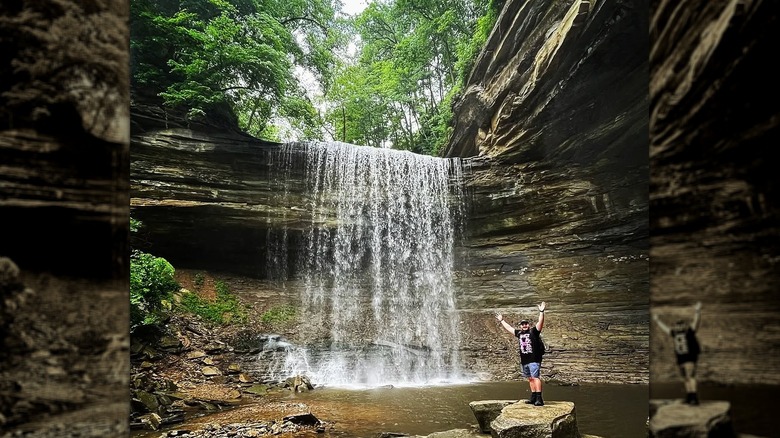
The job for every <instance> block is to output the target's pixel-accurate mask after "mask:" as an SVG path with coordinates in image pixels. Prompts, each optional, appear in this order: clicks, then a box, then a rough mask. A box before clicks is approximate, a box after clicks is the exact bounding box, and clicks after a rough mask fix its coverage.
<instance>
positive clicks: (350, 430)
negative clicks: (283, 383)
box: [288, 382, 649, 438]
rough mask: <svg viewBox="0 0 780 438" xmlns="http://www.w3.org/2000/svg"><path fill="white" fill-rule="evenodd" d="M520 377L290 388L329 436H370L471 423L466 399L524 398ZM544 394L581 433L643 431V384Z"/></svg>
mask: <svg viewBox="0 0 780 438" xmlns="http://www.w3.org/2000/svg"><path fill="white" fill-rule="evenodd" d="M529 396H530V393H529V392H528V385H527V383H525V382H486V383H474V384H468V385H457V386H435V387H419V388H377V389H371V390H348V389H338V388H320V389H317V390H315V391H312V392H310V393H304V394H290V395H289V397H288V399H289V400H297V401H301V402H303V403H306V404H307V405H309V406H310V407H311V411H312V412H313V413H314V414H315V415H316V416H317V417H319V418H321V419H322V420H325V421H329V422H334V423H335V425H336V427H335V429H336V431H335V433H334V434H332V436H339V437H344V438H347V437H350V438H351V437H370V436H375V435H376V434H377V433H380V432H398V433H405V434H410V435H415V434H416V435H429V434H431V433H433V432H438V431H443V430H450V429H459V428H466V429H470V428H472V427H474V426H475V425H476V418H475V417H474V414H473V413H472V412H471V409H470V408H469V402H471V401H476V400H490V399H499V400H519V399H524V398H528V397H529ZM544 397H545V400H550V401H555V400H560V401H571V402H574V404H575V408H576V412H577V424H578V426H579V430H580V432H581V433H584V434H592V435H598V436H601V437H605V438H610V437H614V438H632V437H636V438H644V437H646V436H647V428H646V421H647V415H648V403H649V397H648V387H647V385H609V384H583V385H581V386H556V385H553V384H547V385H545V388H544Z"/></svg>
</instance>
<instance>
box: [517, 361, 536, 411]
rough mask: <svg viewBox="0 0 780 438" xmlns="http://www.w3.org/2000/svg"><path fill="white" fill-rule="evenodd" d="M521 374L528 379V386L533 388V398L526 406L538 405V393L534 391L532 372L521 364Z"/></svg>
mask: <svg viewBox="0 0 780 438" xmlns="http://www.w3.org/2000/svg"><path fill="white" fill-rule="evenodd" d="M520 374H521V375H522V376H523V377H525V378H526V379H528V386H529V387H530V388H531V398H529V399H528V400H526V401H525V403H526V404H529V405H532V404H534V403H536V392H535V390H534V382H533V378H532V377H531V371H530V369H529V368H528V365H523V364H520Z"/></svg>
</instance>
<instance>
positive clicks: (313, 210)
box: [261, 142, 474, 388]
mask: <svg viewBox="0 0 780 438" xmlns="http://www.w3.org/2000/svg"><path fill="white" fill-rule="evenodd" d="M269 166H272V167H273V168H270V169H269V171H271V172H276V174H277V175H278V178H275V181H276V184H278V193H279V194H280V196H282V197H283V201H284V202H283V205H284V206H285V207H286V208H284V209H283V210H282V213H281V217H276V218H273V219H275V220H276V222H277V223H281V224H288V223H293V222H295V221H293V220H291V216H292V215H303V216H304V217H305V220H302V221H300V222H299V223H303V224H304V225H302V226H300V227H299V229H292V228H288V227H287V226H284V227H271V226H269V231H268V236H267V237H268V238H267V242H268V248H269V251H268V266H267V267H266V272H267V273H268V275H269V277H270V279H271V280H273V281H277V282H278V284H280V287H284V288H288V289H290V290H292V289H295V290H296V291H297V292H298V296H299V300H300V305H299V311H300V313H299V314H298V315H297V318H299V321H302V324H301V327H302V329H301V332H300V333H298V334H297V335H296V344H292V343H291V342H290V341H288V340H283V339H267V340H266V341H268V342H266V343H264V345H263V354H262V355H261V356H262V357H261V359H262V362H263V363H265V364H268V365H267V366H268V369H267V377H269V378H271V379H282V378H285V377H287V376H293V375H305V376H307V377H309V379H311V381H312V382H314V383H315V384H317V385H324V386H338V387H354V388H365V387H378V386H388V385H392V386H424V385H440V384H454V383H465V382H469V381H472V380H474V378H473V377H469V376H467V375H466V374H465V373H464V371H463V370H462V369H461V357H460V333H459V318H458V313H457V309H456V302H455V291H454V287H453V282H452V277H453V275H454V272H453V264H454V256H453V253H454V249H455V246H456V244H457V239H459V238H460V236H461V233H462V225H463V224H462V221H463V210H462V208H463V207H462V205H463V202H462V197H463V194H462V189H461V187H462V184H461V182H462V178H463V166H462V163H461V161H460V160H458V159H443V158H436V157H430V156H423V155H418V154H413V153H410V152H406V151H396V150H391V149H378V148H370V147H363V146H355V145H350V144H346V143H338V142H332V143H324V142H306V143H290V144H286V145H284V147H282V148H281V149H280V150H279V152H278V156H277V157H276V159H275V160H272V162H271V163H270V164H269ZM293 174H296V175H303V179H304V182H305V194H304V195H303V197H301V196H300V194H297V195H296V196H293V195H292V194H291V190H290V187H289V185H288V184H289V181H290V180H291V175H293ZM273 222H274V221H273V220H272V219H271V218H269V223H273ZM293 236H295V239H296V243H297V244H298V245H297V248H300V250H299V251H298V252H294V251H292V250H290V248H291V247H292V246H291V245H290V243H291V241H292V240H293V239H294V238H293ZM293 284H296V285H297V286H292V285H293Z"/></svg>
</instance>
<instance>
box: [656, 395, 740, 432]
mask: <svg viewBox="0 0 780 438" xmlns="http://www.w3.org/2000/svg"><path fill="white" fill-rule="evenodd" d="M651 406H655V408H652V409H651V417H650V428H649V432H650V436H651V437H654V438H674V437H680V436H684V437H690V438H707V437H719V438H733V437H736V434H735V432H734V430H733V428H732V424H731V412H730V411H731V404H730V403H729V402H727V401H711V400H705V401H702V402H701V404H699V405H698V406H691V405H688V404H686V403H683V402H681V401H680V400H662V401H658V400H654V401H652V403H651Z"/></svg>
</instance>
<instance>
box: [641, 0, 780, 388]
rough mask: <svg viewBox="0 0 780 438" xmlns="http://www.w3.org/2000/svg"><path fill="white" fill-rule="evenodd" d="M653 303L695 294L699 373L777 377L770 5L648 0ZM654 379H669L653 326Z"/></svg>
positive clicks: (665, 345)
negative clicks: (698, 317)
mask: <svg viewBox="0 0 780 438" xmlns="http://www.w3.org/2000/svg"><path fill="white" fill-rule="evenodd" d="M652 10H653V20H652V26H651V35H652V36H653V39H652V40H653V45H652V48H651V52H650V53H651V65H652V70H651V81H650V93H651V102H652V104H651V115H652V117H651V123H650V138H651V145H650V157H651V162H650V163H651V166H650V169H651V179H650V183H651V184H650V193H651V198H650V206H651V208H650V212H651V236H652V237H651V248H652V249H651V258H652V263H651V265H650V266H651V278H652V282H651V302H652V305H653V309H654V311H656V312H657V313H658V314H659V316H660V317H661V318H663V319H664V320H665V321H667V322H674V321H675V320H676V319H677V318H678V317H683V318H684V319H690V318H691V317H692V308H691V307H690V306H691V305H692V304H693V303H695V302H696V301H702V302H703V307H702V316H701V328H700V331H699V337H700V340H701V342H702V346H703V352H702V356H701V359H700V371H699V376H700V378H701V379H703V380H714V381H717V382H729V383H747V382H752V383H767V384H780V354H779V353H778V352H779V351H780V325H778V319H777V317H778V311H779V310H780V302H779V301H778V295H777V290H778V264H777V262H778V258H777V255H778V253H779V252H778V250H779V249H780V246H779V244H780V240H779V239H778V235H779V232H780V228H778V225H777V220H776V217H777V212H778V190H777V177H776V176H775V175H773V167H774V166H773V165H772V164H771V162H770V161H768V160H766V159H764V154H765V153H766V152H764V151H768V150H769V148H771V147H772V146H773V145H776V144H777V142H778V132H780V130H778V120H780V118H778V109H777V105H776V103H775V99H774V97H773V96H776V94H777V85H776V81H775V79H774V77H773V76H772V74H771V73H770V72H768V71H767V70H766V68H765V67H764V64H763V62H764V61H763V60H764V59H765V58H766V56H770V53H773V50H774V47H773V46H774V41H777V38H778V28H777V26H776V22H777V18H778V11H777V7H776V5H773V4H772V3H771V2H760V1H759V2H738V1H733V2H706V1H694V2H685V4H680V3H678V2H668V1H655V2H653V9H652ZM651 335H652V336H651V339H652V357H653V361H652V364H651V376H652V379H653V381H674V380H676V379H677V371H676V368H675V365H674V359H673V357H674V356H673V353H672V345H671V340H670V339H667V338H666V337H665V336H664V335H663V334H662V333H661V331H660V330H658V329H657V328H656V327H653V331H652V332H651Z"/></svg>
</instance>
